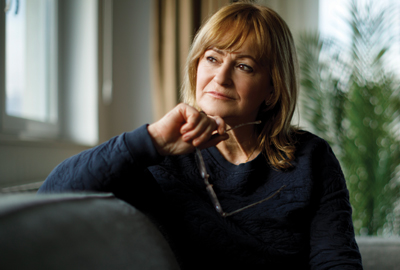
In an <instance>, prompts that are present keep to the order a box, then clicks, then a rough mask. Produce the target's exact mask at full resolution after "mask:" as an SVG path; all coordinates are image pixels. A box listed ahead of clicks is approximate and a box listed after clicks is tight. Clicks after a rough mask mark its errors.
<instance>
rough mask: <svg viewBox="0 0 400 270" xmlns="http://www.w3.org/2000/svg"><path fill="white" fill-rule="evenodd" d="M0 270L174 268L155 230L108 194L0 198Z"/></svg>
mask: <svg viewBox="0 0 400 270" xmlns="http://www.w3.org/2000/svg"><path fill="white" fill-rule="evenodd" d="M0 269H2V270H9V269H10V270H11V269H13V270H19V269H35V270H36V269H41V270H55V269H57V270H58V269H60V270H63V269H69V270H70V269H74V270H75V269H78V270H79V269H85V270H88V269H96V270H103V269H146V270H147V269H179V267H178V265H177V263H176V261H175V258H174V256H173V254H172V252H171V250H170V248H169V246H168V244H167V242H166V241H165V240H164V238H163V236H162V235H161V234H160V233H159V231H158V229H157V228H156V227H155V226H154V225H153V224H152V223H151V222H150V221H149V220H148V219H147V218H146V217H145V216H144V215H143V214H142V213H140V212H139V211H137V210H136V209H135V208H133V207H132V206H130V205H128V204H126V203H124V202H122V201H120V200H118V199H116V198H115V197H114V196H113V195H111V194H59V195H40V196H39V195H38V196H35V195H34V194H19V195H17V194H13V195H0Z"/></svg>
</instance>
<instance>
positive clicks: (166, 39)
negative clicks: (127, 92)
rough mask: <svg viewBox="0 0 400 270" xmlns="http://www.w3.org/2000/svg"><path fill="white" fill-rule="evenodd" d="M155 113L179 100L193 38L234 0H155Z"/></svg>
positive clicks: (153, 76) (167, 108)
mask: <svg viewBox="0 0 400 270" xmlns="http://www.w3.org/2000/svg"><path fill="white" fill-rule="evenodd" d="M153 1H154V16H153V18H154V24H153V25H154V27H153V33H154V34H153V40H152V44H153V49H152V59H153V63H152V66H153V71H152V78H153V82H152V83H153V86H152V87H153V93H152V94H153V116H154V121H156V120H158V119H160V118H161V117H162V116H163V115H165V114H166V113H167V112H168V111H169V110H171V109H172V108H173V107H174V106H175V105H176V104H177V103H178V102H179V89H180V86H181V82H182V78H183V69H184V66H185V62H186V57H187V54H188V52H189V48H190V44H191V42H192V39H193V37H194V35H195V33H196V31H197V30H198V28H199V27H200V25H201V23H202V22H204V21H205V20H206V19H207V18H208V17H209V16H210V15H212V14H213V13H215V12H216V11H217V10H218V9H220V8H221V7H222V6H224V5H228V4H229V3H230V2H231V0H153Z"/></svg>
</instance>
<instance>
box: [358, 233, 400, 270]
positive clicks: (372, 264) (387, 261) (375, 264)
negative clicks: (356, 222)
mask: <svg viewBox="0 0 400 270" xmlns="http://www.w3.org/2000/svg"><path fill="white" fill-rule="evenodd" d="M357 243H358V246H359V248H360V252H361V257H362V262H363V267H364V270H382V269H385V270H397V269H400V238H399V237H392V238H383V237H357Z"/></svg>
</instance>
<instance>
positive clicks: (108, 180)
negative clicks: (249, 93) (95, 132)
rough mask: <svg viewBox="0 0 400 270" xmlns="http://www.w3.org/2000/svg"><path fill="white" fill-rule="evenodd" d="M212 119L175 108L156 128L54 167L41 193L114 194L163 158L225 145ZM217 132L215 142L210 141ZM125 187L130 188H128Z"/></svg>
mask: <svg viewBox="0 0 400 270" xmlns="http://www.w3.org/2000/svg"><path fill="white" fill-rule="evenodd" d="M217 120H218V121H216V119H212V118H209V117H207V116H206V115H204V114H201V113H199V112H198V111H197V110H196V109H194V108H193V107H190V106H188V105H185V104H179V105H178V106H176V107H175V108H174V109H173V110H171V111H170V112H169V113H168V114H167V115H165V116H164V117H163V118H162V119H161V120H159V121H158V122H156V123H154V124H152V125H150V126H148V127H147V126H142V127H141V128H139V129H137V130H134V131H132V132H129V133H124V134H122V135H120V136H117V137H114V138H112V139H111V140H109V141H107V142H105V143H103V144H101V145H99V146H97V147H95V148H92V149H90V150H87V151H84V152H82V153H80V154H78V155H76V156H73V157H71V158H69V159H67V160H65V161H64V162H62V163H61V164H60V165H58V166H57V167H56V168H55V169H54V170H53V171H52V172H51V174H50V175H49V176H48V178H47V179H46V181H45V183H44V184H43V185H42V187H41V188H40V189H39V193H40V192H60V191H67V190H85V191H105V192H113V191H115V189H119V190H120V189H121V185H125V184H126V182H129V181H133V179H143V178H145V177H144V175H143V173H145V172H146V168H147V167H148V166H151V165H155V164H157V163H158V162H160V160H162V156H166V155H179V154H185V153H189V152H191V151H193V150H194V148H195V147H200V146H203V147H209V146H211V145H215V144H217V143H219V142H220V141H221V140H223V139H226V138H227V137H228V135H226V134H224V131H225V124H224V122H223V120H222V119H220V118H218V119H217ZM215 131H217V132H218V133H219V134H220V136H212V134H213V133H214V132H215ZM128 184H129V183H128Z"/></svg>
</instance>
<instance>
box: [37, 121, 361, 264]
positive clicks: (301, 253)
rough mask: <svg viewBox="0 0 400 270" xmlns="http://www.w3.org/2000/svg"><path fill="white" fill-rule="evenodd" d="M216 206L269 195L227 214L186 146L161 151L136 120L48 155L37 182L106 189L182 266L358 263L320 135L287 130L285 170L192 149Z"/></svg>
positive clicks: (344, 195)
mask: <svg viewBox="0 0 400 270" xmlns="http://www.w3.org/2000/svg"><path fill="white" fill-rule="evenodd" d="M202 154H203V157H204V160H205V163H206V167H207V170H208V173H209V174H210V182H211V183H212V184H213V187H214V190H215V192H216V194H217V196H218V198H219V200H220V202H221V205H222V207H223V208H224V210H225V211H227V212H229V211H233V210H236V209H238V208H240V207H242V206H246V205H248V204H251V203H253V202H256V201H259V200H261V199H264V198H266V197H268V196H270V195H271V194H273V193H274V192H275V191H277V190H278V189H279V188H280V187H282V186H283V185H286V187H285V188H284V189H283V190H282V191H281V192H280V193H279V194H278V195H277V196H275V197H274V198H272V199H270V200H268V201H266V202H263V203H261V204H259V205H257V206H254V207H252V208H249V209H247V210H245V211H242V212H240V213H237V214H235V215H233V216H230V217H226V218H224V217H221V216H220V215H219V214H218V213H217V212H216V211H215V209H214V208H213V206H212V204H211V201H210V199H209V197H208V194H207V193H206V189H205V184H204V181H203V180H202V178H201V176H200V173H199V171H198V169H197V166H196V161H195V157H194V154H193V153H192V154H188V155H182V156H168V157H165V158H164V157H161V156H160V155H158V153H157V151H156V150H155V148H154V146H153V144H152V141H151V139H150V136H149V134H148V132H147V128H146V126H142V127H140V128H138V129H136V130H134V131H132V132H129V133H124V134H122V135H120V136H117V137H114V138H113V139H111V140H109V141H108V142H106V143H103V144H101V145H100V146H97V147H95V148H93V149H90V150H87V151H84V152H82V153H80V154H79V155H76V156H73V157H71V158H69V159H67V160H65V161H64V162H63V163H61V164H60V165H58V166H57V167H56V168H55V169H54V170H53V172H52V173H51V174H50V175H49V177H48V178H47V179H46V181H45V183H44V184H43V186H42V187H41V188H40V190H39V192H61V191H71V190H86V191H106V192H113V193H114V194H115V195H116V196H117V197H119V198H121V199H123V200H125V201H127V202H128V203H130V204H132V205H133V206H135V207H136V208H138V209H139V210H141V211H142V212H144V213H146V214H147V215H148V216H149V217H150V218H151V219H152V220H153V221H154V222H155V223H156V224H157V225H158V227H159V228H160V230H161V231H162V232H163V234H164V235H165V237H166V239H167V240H168V241H169V243H170V245H171V248H172V249H173V251H174V252H175V255H176V257H177V260H178V262H179V263H180V265H181V268H182V269H362V266H361V257H360V253H359V251H358V247H357V244H356V242H355V239H354V230H353V224H352V219H351V206H350V203H349V194H348V190H347V188H346V183H345V180H344V177H343V173H342V171H341V169H340V165H339V163H338V161H337V159H336V158H335V156H334V154H333V152H332V150H331V148H330V147H329V145H328V144H327V143H326V142H325V141H324V140H322V139H320V138H318V137H317V136H315V135H312V134H310V133H308V132H304V133H303V134H301V135H297V151H296V160H295V161H294V162H293V165H294V166H293V169H291V170H288V171H286V172H282V171H278V170H275V169H273V168H272V167H271V166H270V165H269V164H268V163H267V161H266V159H265V157H264V156H263V155H259V156H258V157H257V158H256V159H254V160H252V161H251V162H248V163H245V164H240V165H233V164H231V163H230V162H228V161H226V160H225V159H224V158H223V157H222V156H221V154H220V153H219V152H218V150H217V149H216V148H215V147H212V148H209V149H206V150H202Z"/></svg>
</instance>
